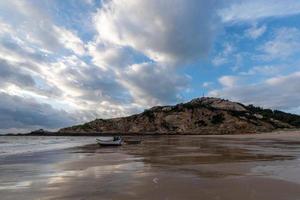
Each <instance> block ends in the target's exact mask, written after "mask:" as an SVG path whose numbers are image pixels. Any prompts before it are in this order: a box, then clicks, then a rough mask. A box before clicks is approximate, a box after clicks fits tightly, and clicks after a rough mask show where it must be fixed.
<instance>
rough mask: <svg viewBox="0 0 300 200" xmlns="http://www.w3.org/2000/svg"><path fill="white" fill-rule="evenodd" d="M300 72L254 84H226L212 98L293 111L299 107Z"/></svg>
mask: <svg viewBox="0 0 300 200" xmlns="http://www.w3.org/2000/svg"><path fill="white" fill-rule="evenodd" d="M299 85H300V72H299V71H298V72H294V73H292V74H289V75H286V76H278V77H273V78H269V79H267V80H265V81H263V82H261V83H256V84H239V85H233V84H231V85H230V84H227V85H225V87H223V88H222V89H219V90H213V91H211V92H210V95H212V96H218V97H222V98H227V99H231V100H234V101H239V102H243V103H246V104H255V105H259V106H263V107H267V108H273V109H284V110H290V111H291V110H294V109H296V110H297V109H298V108H299V107H300V96H299V93H300V87H299Z"/></svg>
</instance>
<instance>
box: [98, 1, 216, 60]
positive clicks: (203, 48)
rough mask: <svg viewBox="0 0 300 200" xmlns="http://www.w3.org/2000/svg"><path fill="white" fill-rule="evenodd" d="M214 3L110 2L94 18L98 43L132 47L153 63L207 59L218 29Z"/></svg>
mask: <svg viewBox="0 0 300 200" xmlns="http://www.w3.org/2000/svg"><path fill="white" fill-rule="evenodd" d="M216 5H217V2H216V1H204V0H191V1H185V0H175V1H174V0H172V1H171V0H167V1H164V2H161V1H158V0H132V1H125V0H112V1H108V2H106V3H105V4H104V5H103V6H102V8H101V9H99V10H98V12H97V14H96V15H95V17H94V23H95V26H96V29H97V30H98V33H99V38H100V39H101V41H104V42H108V43H112V44H114V45H119V46H125V47H131V48H133V49H134V50H136V51H139V52H142V53H143V54H145V55H147V56H148V57H149V58H150V59H152V60H154V61H156V62H163V63H176V62H189V61H194V60H197V59H199V58H200V57H201V56H205V55H207V53H208V51H209V49H210V46H211V43H212V40H213V36H214V32H215V29H216V27H217V26H218V25H217V20H215V18H216V17H215V15H214V14H215V12H214V8H215V6H216Z"/></svg>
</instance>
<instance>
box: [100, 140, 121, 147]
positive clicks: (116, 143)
mask: <svg viewBox="0 0 300 200" xmlns="http://www.w3.org/2000/svg"><path fill="white" fill-rule="evenodd" d="M97 143H98V145H100V146H121V145H122V140H116V141H102V140H97Z"/></svg>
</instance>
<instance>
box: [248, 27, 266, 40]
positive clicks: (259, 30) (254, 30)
mask: <svg viewBox="0 0 300 200" xmlns="http://www.w3.org/2000/svg"><path fill="white" fill-rule="evenodd" d="M266 31H267V26H265V25H262V26H260V27H257V25H254V26H252V27H251V28H249V29H247V30H246V32H245V34H246V36H247V37H250V38H252V39H257V38H259V37H260V36H262V35H263V34H264V33H265V32H266Z"/></svg>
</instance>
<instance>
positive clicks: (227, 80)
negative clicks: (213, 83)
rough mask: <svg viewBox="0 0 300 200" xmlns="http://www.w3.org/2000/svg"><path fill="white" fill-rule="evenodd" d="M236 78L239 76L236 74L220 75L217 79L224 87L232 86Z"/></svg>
mask: <svg viewBox="0 0 300 200" xmlns="http://www.w3.org/2000/svg"><path fill="white" fill-rule="evenodd" d="M238 79H239V78H238V77H237V76H222V77H221V78H219V79H218V81H219V83H221V85H222V86H224V87H234V86H235V85H236V83H237V81H238Z"/></svg>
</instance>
